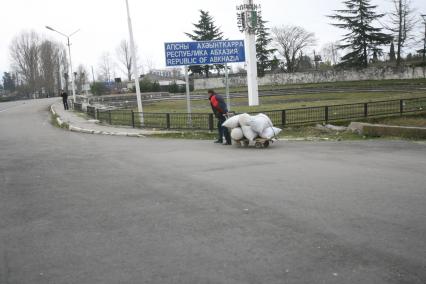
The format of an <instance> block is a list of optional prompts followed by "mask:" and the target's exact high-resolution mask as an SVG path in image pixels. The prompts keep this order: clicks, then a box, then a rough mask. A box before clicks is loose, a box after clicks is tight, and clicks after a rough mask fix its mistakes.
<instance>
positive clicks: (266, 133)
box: [260, 127, 282, 139]
mask: <svg viewBox="0 0 426 284" xmlns="http://www.w3.org/2000/svg"><path fill="white" fill-rule="evenodd" d="M281 131H282V129H280V128H277V127H267V128H265V129H264V130H263V132H262V134H260V137H262V138H265V139H272V138H274V137H276V136H278V134H280V133H281Z"/></svg>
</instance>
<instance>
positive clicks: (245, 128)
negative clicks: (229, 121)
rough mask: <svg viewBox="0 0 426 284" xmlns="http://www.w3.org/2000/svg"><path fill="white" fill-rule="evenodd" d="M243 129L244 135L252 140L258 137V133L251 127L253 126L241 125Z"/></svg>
mask: <svg viewBox="0 0 426 284" xmlns="http://www.w3.org/2000/svg"><path fill="white" fill-rule="evenodd" d="M241 128H242V129H243V134H244V137H246V138H247V139H248V140H250V141H254V139H256V138H257V136H258V135H257V133H256V132H254V131H253V129H251V126H241Z"/></svg>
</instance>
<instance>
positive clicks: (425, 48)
mask: <svg viewBox="0 0 426 284" xmlns="http://www.w3.org/2000/svg"><path fill="white" fill-rule="evenodd" d="M421 16H422V18H423V23H424V24H425V38H424V43H423V63H425V62H426V15H425V14H423V15H421Z"/></svg>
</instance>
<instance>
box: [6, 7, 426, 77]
mask: <svg viewBox="0 0 426 284" xmlns="http://www.w3.org/2000/svg"><path fill="white" fill-rule="evenodd" d="M254 2H255V3H256V4H261V5H262V13H263V18H264V19H265V20H267V21H269V23H268V26H269V27H273V26H281V25H287V24H291V25H298V26H302V27H304V28H305V29H307V30H308V31H310V32H314V33H315V35H316V37H317V39H318V48H317V49H318V50H319V49H320V46H321V45H322V44H324V43H327V42H331V41H336V40H338V39H339V38H340V36H341V35H342V33H343V31H342V30H339V29H337V28H335V27H333V26H331V25H330V24H329V23H330V19H328V18H327V17H326V15H329V14H331V13H333V10H335V9H341V8H343V4H342V2H343V1H342V0H297V1H294V0H255V1H254ZM242 3H243V0H180V1H177V0H154V1H141V0H129V5H130V9H131V17H132V21H133V31H134V37H135V42H136V44H137V46H138V48H139V52H138V54H139V57H140V58H141V61H142V63H146V62H148V61H150V62H151V63H153V65H154V67H156V68H164V67H165V62H164V42H173V41H189V39H188V38H187V37H186V36H185V34H184V32H191V31H192V30H193V25H192V24H193V23H196V22H198V20H199V17H200V12H199V10H200V9H203V10H206V11H209V12H210V14H211V16H213V17H214V19H215V22H216V25H218V26H220V28H221V30H222V31H223V33H224V36H225V37H226V38H228V39H243V35H242V34H241V33H240V32H239V31H238V27H237V23H236V8H235V7H236V5H238V4H242ZM372 3H373V4H377V5H379V7H378V10H379V11H380V12H384V11H389V9H390V7H391V5H390V0H372ZM412 6H413V8H416V14H417V15H418V16H419V18H420V14H426V1H425V0H412ZM0 7H1V10H2V13H1V14H2V15H1V16H0V72H4V71H9V70H10V55H9V45H10V43H11V41H12V39H13V38H14V37H15V36H16V35H17V34H19V33H20V32H22V31H24V30H34V31H36V32H37V33H39V34H42V35H43V36H44V37H46V38H50V39H53V40H56V41H60V42H62V43H64V44H65V43H66V39H65V38H64V37H62V36H60V35H59V34H56V33H54V32H51V31H49V30H47V29H46V28H45V26H46V25H48V26H51V27H53V28H55V29H57V30H59V31H61V32H63V33H65V34H70V33H72V32H74V31H75V30H77V29H81V30H80V31H79V32H78V33H76V34H75V35H73V36H72V37H71V42H72V47H71V53H72V59H73V66H74V67H76V66H77V65H79V64H83V65H85V66H86V68H87V69H90V68H91V66H93V67H94V69H95V72H96V69H97V66H98V65H99V62H100V57H101V55H102V54H103V53H105V52H109V53H110V54H111V56H112V57H113V58H115V57H116V53H115V50H116V47H117V46H118V44H119V42H120V41H121V40H122V39H128V29H127V15H126V5H125V0H73V1H70V0H67V1H65V0H36V1H35V0H34V1H31V0H11V1H6V0H4V1H2V3H1V5H0ZM419 37H421V35H420V34H419ZM1 74H2V73H1ZM117 75H118V76H120V74H117Z"/></svg>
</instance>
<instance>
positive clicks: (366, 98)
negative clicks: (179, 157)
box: [135, 89, 426, 113]
mask: <svg viewBox="0 0 426 284" xmlns="http://www.w3.org/2000/svg"><path fill="white" fill-rule="evenodd" d="M422 96H426V89H425V90H424V91H422V90H420V91H419V90H416V91H393V92H385V91H381V92H369V91H366V92H357V93H350V92H348V93H340V92H339V93H318V94H297V95H282V96H264V97H259V101H260V105H259V106H256V107H249V106H248V99H247V98H235V97H234V98H232V94H231V110H232V111H236V112H239V113H242V112H259V111H267V110H281V109H292V108H303V107H316V106H324V105H329V106H331V105H339V104H351V103H359V102H363V103H364V102H375V101H383V100H397V99H410V98H417V97H422ZM135 111H136V110H135ZM191 111H192V112H193V113H208V112H211V108H210V104H209V101H208V99H207V96H206V99H205V100H191ZM144 112H147V113H166V112H169V113H186V112H187V106H186V100H174V101H171V100H168V101H160V102H153V103H146V104H145V105H144Z"/></svg>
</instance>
